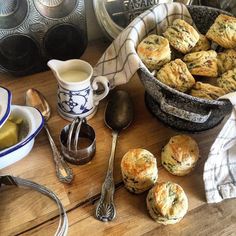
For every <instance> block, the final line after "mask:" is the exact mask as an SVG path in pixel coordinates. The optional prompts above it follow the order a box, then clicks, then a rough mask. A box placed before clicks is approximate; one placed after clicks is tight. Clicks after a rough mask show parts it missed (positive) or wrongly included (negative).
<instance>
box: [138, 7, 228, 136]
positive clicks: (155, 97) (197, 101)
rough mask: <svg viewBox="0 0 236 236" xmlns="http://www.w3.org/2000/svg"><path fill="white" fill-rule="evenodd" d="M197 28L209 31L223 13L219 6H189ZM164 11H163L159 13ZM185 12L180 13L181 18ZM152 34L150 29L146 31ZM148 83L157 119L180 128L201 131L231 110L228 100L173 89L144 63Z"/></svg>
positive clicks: (143, 78)
mask: <svg viewBox="0 0 236 236" xmlns="http://www.w3.org/2000/svg"><path fill="white" fill-rule="evenodd" d="M186 7H187V9H188V11H189V13H190V15H191V17H192V20H193V22H194V23H195V25H196V27H197V29H198V30H199V31H200V33H202V34H206V32H207V31H208V29H209V28H210V26H211V25H212V24H213V23H214V21H215V19H216V18H217V16H218V15H220V14H221V13H223V14H229V13H227V12H224V11H221V10H219V9H215V8H210V7H205V6H195V5H192V6H186ZM160 14H161V13H160ZM181 17H182V16H181V15H180V16H179V18H181ZM146 32H147V34H149V32H150V31H149V30H147V31H146ZM138 74H139V77H140V80H141V82H142V84H143V86H144V87H145V90H146V95H145V101H146V105H147V107H148V108H149V110H150V111H151V112H152V113H153V114H154V115H155V116H156V117H158V119H160V120H161V121H163V122H164V123H166V124H168V125H170V126H172V127H175V128H177V129H182V130H187V131H202V130H207V129H210V128H212V127H214V126H216V125H217V124H218V123H220V122H221V121H222V120H223V118H224V117H225V116H226V115H227V114H229V113H230V112H231V110H232V104H231V103H230V102H229V100H223V99H221V100H207V99H202V98H197V97H193V96H191V95H189V94H185V93H182V92H179V91H177V90H176V89H173V88H171V87H169V86H167V85H165V84H164V83H162V82H160V81H159V80H157V79H156V78H155V77H154V75H152V74H151V73H150V71H148V70H147V69H146V68H145V67H141V68H140V69H139V70H138Z"/></svg>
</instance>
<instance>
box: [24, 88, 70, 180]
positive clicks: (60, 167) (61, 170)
mask: <svg viewBox="0 0 236 236" xmlns="http://www.w3.org/2000/svg"><path fill="white" fill-rule="evenodd" d="M25 100H26V105H28V106H32V107H35V108H37V109H38V110H39V111H40V112H41V113H42V115H43V117H44V120H45V123H44V128H45V130H46V133H47V136H48V140H49V143H50V145H51V148H52V152H53V158H54V162H55V165H56V175H57V177H58V179H59V180H60V181H61V182H64V183H70V182H71V181H72V179H73V173H72V170H71V169H70V167H69V166H68V165H67V163H66V162H65V161H64V159H63V157H62V156H61V154H60V152H59V151H58V149H57V147H56V144H55V142H54V140H53V138H52V136H51V134H50V131H49V127H48V124H47V121H48V120H49V118H50V115H51V109H50V106H49V104H48V102H47V100H46V99H45V97H44V96H43V95H42V94H41V93H40V92H39V91H38V90H36V89H29V90H27V92H26V97H25Z"/></svg>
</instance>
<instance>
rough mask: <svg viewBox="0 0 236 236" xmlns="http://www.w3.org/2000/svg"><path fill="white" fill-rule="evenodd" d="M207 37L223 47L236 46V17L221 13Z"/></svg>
mask: <svg viewBox="0 0 236 236" xmlns="http://www.w3.org/2000/svg"><path fill="white" fill-rule="evenodd" d="M206 37H207V38H208V39H211V40H212V41H214V42H215V43H217V44H218V45H220V46H222V47H223V48H235V47H236V18H235V17H233V16H228V15H224V14H220V15H219V16H218V17H217V18H216V19H215V22H214V24H213V25H212V26H211V27H210V29H209V30H208V32H207V34H206Z"/></svg>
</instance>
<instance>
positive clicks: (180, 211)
mask: <svg viewBox="0 0 236 236" xmlns="http://www.w3.org/2000/svg"><path fill="white" fill-rule="evenodd" d="M146 203H147V209H148V211H149V214H150V216H151V217H152V218H153V219H154V220H155V221H156V222H158V223H161V224H164V225H167V224H175V223H177V222H179V221H180V220H181V219H182V218H183V217H184V216H185V214H186V213H187V211H188V198H187V196H186V194H185V192H184V190H183V189H182V187H181V186H179V185H178V184H175V183H172V182H163V183H157V184H156V185H155V186H154V187H153V188H152V189H150V190H149V192H148V195H147V198H146Z"/></svg>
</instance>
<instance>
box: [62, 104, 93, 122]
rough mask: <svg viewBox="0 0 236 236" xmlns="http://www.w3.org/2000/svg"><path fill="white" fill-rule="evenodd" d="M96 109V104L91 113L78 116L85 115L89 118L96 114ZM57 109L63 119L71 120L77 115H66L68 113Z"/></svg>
mask: <svg viewBox="0 0 236 236" xmlns="http://www.w3.org/2000/svg"><path fill="white" fill-rule="evenodd" d="M97 110H98V107H97V106H96V107H94V110H93V111H92V113H91V114H89V115H87V116H86V115H81V116H80V117H86V119H87V120H90V119H91V118H92V117H93V116H94V115H95V114H96V112H97ZM57 111H58V113H59V115H60V116H61V117H62V118H63V119H64V120H68V121H73V120H74V119H75V118H76V117H78V116H76V115H68V114H66V113H64V112H63V111H61V110H60V109H59V108H58V109H57Z"/></svg>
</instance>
